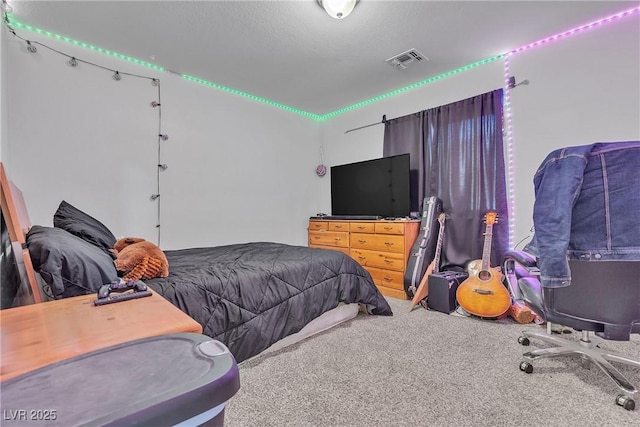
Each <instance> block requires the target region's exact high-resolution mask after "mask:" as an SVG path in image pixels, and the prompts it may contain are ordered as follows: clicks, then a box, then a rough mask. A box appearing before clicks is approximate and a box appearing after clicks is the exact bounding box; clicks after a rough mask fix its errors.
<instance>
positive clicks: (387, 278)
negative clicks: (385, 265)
mask: <svg viewBox="0 0 640 427" xmlns="http://www.w3.org/2000/svg"><path fill="white" fill-rule="evenodd" d="M384 281H385V282H391V281H393V279H392V278H391V277H385V278H384Z"/></svg>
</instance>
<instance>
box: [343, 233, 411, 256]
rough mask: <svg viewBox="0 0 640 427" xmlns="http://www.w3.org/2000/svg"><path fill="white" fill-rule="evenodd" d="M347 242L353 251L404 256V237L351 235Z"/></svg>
mask: <svg viewBox="0 0 640 427" xmlns="http://www.w3.org/2000/svg"><path fill="white" fill-rule="evenodd" d="M349 242H350V247H351V248H353V249H367V250H370V251H383V252H394V253H398V254H404V236H396V235H384V234H363V233H351V237H350V239H349Z"/></svg>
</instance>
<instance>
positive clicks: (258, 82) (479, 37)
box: [8, 0, 639, 114]
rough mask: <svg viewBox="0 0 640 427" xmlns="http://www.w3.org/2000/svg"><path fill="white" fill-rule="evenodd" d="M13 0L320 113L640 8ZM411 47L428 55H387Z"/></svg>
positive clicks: (208, 76) (28, 14) (24, 12)
mask: <svg viewBox="0 0 640 427" xmlns="http://www.w3.org/2000/svg"><path fill="white" fill-rule="evenodd" d="M8 1H9V3H10V4H11V5H12V7H13V10H14V16H15V18H16V19H17V20H18V21H19V22H22V23H24V24H28V25H31V26H34V27H38V28H41V29H44V30H47V31H50V32H53V33H56V34H60V35H64V36H67V37H70V38H73V39H75V40H79V41H82V42H86V43H89V44H92V45H95V46H98V47H101V48H104V49H108V50H111V51H114V52H118V53H121V54H124V55H128V56H131V57H134V58H136V59H140V60H143V61H147V62H151V63H153V64H157V65H159V66H162V67H164V68H165V69H168V70H171V71H175V72H178V73H184V74H189V75H191V76H195V77H198V78H200V79H204V80H207V81H210V82H214V83H217V84H220V85H224V86H227V87H230V88H233V89H237V90H240V91H243V92H247V93H250V94H253V95H256V96H260V97H262V98H266V99H269V100H272V101H275V102H278V103H281V104H285V105H288V106H291V107H294V108H297V109H300V110H303V111H308V112H311V113H315V114H325V113H329V112H331V111H335V110H338V109H341V108H343V107H346V106H349V105H351V104H354V103H357V102H359V101H363V100H366V99H368V98H371V97H374V96H377V95H380V94H383V93H386V92H389V91H392V90H395V89H398V88H400V87H403V86H406V85H409V84H412V83H415V82H418V81H421V80H425V79H427V78H429V77H432V76H435V75H438V74H441V73H444V72H447V71H450V70H453V69H456V68H458V67H461V66H464V65H466V64H469V63H472V62H476V61H479V60H482V59H485V58H488V57H492V56H495V55H498V54H501V53H505V52H508V51H509V50H511V49H513V48H517V47H519V46H522V45H524V44H528V43H530V42H533V41H536V40H539V39H541V38H545V37H548V36H551V35H554V34H556V33H558V32H561V31H565V30H568V29H571V28H574V27H577V26H580V25H583V24H586V23H589V22H592V21H594V20H597V19H599V18H602V17H605V16H609V15H612V14H615V13H618V12H621V11H623V10H626V9H630V8H633V7H637V6H638V5H639V2H638V1H400V0H395V1H376V0H361V1H360V2H359V4H358V5H357V6H356V8H355V9H354V11H353V13H352V14H351V15H350V16H348V17H347V18H345V19H343V20H336V19H333V18H330V17H329V16H328V15H327V14H326V13H325V12H324V11H323V10H322V9H321V8H320V7H319V6H318V4H317V3H316V1H315V0H301V1H108V2H104V1H24V0H18V1H16V0H8ZM598 31H601V30H598ZM19 34H20V35H21V36H23V37H25V38H29V37H31V38H34V39H35V38H36V36H34V35H33V33H30V32H29V31H25V30H21V32H19ZM37 37H40V38H38V39H37V40H38V41H42V42H44V43H46V39H42V36H37ZM412 48H415V49H417V50H418V51H420V52H421V53H422V54H424V55H426V56H427V57H428V58H429V60H428V61H421V62H419V63H414V64H411V65H410V66H409V67H408V68H407V69H405V70H397V69H395V68H393V67H391V66H390V65H388V64H387V63H386V62H385V60H386V59H387V58H390V57H392V56H395V55H397V54H399V53H401V52H404V51H406V50H408V49H412Z"/></svg>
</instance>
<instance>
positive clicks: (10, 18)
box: [7, 14, 164, 71]
mask: <svg viewBox="0 0 640 427" xmlns="http://www.w3.org/2000/svg"><path fill="white" fill-rule="evenodd" d="M7 20H8V21H9V23H10V24H11V25H12V26H14V27H16V28H21V29H24V30H29V31H33V32H34V33H38V34H41V35H43V36H47V37H50V38H52V39H56V40H62V41H64V42H67V43H69V44H72V45H75V46H80V47H83V48H85V49H89V50H94V51H96V52H100V53H104V54H105V55H109V56H113V57H115V58H118V59H123V60H125V61H128V62H133V63H134V64H138V65H142V66H143V67H147V68H152V69H154V70H158V71H164V68H162V67H160V66H158V65H155V64H151V63H149V62H145V61H141V60H139V59H136V58H132V57H130V56H127V55H122V54H120V53H116V52H111V51H110V50H106V49H102V48H101V47H97V46H93V45H90V44H88V43H84V42H80V41H77V40H74V39H71V38H69V37H65V36H61V35H59V34H54V33H52V32H49V31H46V30H41V29H40V28H36V27H32V26H31V25H27V24H23V23H21V22H18V21H16V20H14V19H13V16H12V15H10V14H7Z"/></svg>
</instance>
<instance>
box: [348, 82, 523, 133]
mask: <svg viewBox="0 0 640 427" xmlns="http://www.w3.org/2000/svg"><path fill="white" fill-rule="evenodd" d="M528 84H529V80H523V81H521V82H520V83H516V78H515V77H514V76H511V77H509V89H513V88H515V87H517V86H520V85H528ZM391 120H393V119H391ZM386 122H387V115H386V114H383V115H382V121H379V122H376V123H370V124H368V125H364V126H360V127H357V128H353V129H349V130H345V131H344V133H349V132H353V131H355V130H360V129H364V128H368V127H371V126H376V125H381V124H383V123H386Z"/></svg>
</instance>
